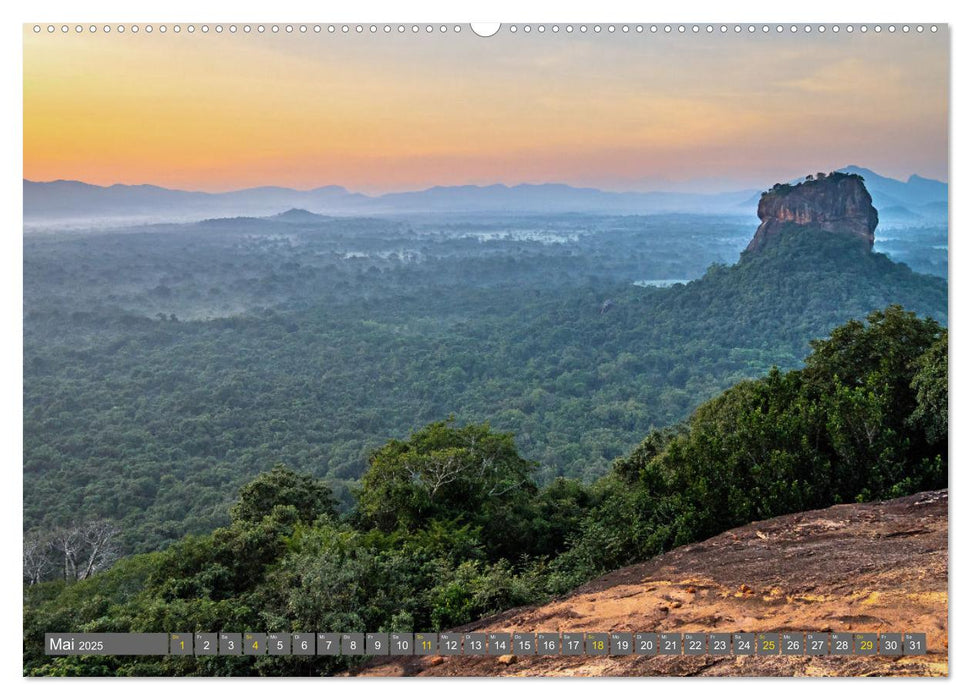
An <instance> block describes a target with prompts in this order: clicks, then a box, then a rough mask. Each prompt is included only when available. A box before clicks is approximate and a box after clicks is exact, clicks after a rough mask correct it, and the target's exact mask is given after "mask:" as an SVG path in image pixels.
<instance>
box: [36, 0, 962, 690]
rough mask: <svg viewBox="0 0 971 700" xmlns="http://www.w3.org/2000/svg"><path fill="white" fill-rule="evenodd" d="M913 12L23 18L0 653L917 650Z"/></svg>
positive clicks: (923, 472)
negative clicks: (796, 19)
mask: <svg viewBox="0 0 971 700" xmlns="http://www.w3.org/2000/svg"><path fill="white" fill-rule="evenodd" d="M270 11H272V8H270ZM78 14H79V15H83V7H81V8H79V11H78ZM949 34H950V32H949V28H948V26H947V25H946V24H934V23H926V22H925V23H921V22H912V23H871V24H860V23H853V24H830V23H823V24H820V23H814V24H778V23H774V22H773V23H687V24H678V23H674V24H669V23H650V22H627V23H625V22H616V23H568V22H555V21H551V22H539V23H499V24H468V23H454V22H451V23H441V22H433V23H428V22H427V21H426V22H402V23H397V22H396V23H369V22H367V23H341V22H338V23H326V22H319V23H318V22H306V23H300V22H293V23H290V22H273V21H267V22H263V23H260V22H233V21H223V22H209V23H191V22H190V23H185V22H181V23H180V22H167V21H166V22H151V23H148V22H144V23H129V22H106V21H104V20H100V19H99V20H98V21H80V22H78V21H75V22H70V23H63V22H54V23H50V22H36V23H34V22H28V23H27V24H25V25H24V26H23V229H22V237H23V238H22V240H23V259H22V263H23V601H24V603H23V605H24V611H23V675H24V676H28V677H45V676H97V677H131V676H139V677H144V676H151V677H155V676H179V677H183V676H202V677H208V676H219V677H225V676H275V677H293V676H299V677H320V676H344V677H354V678H361V677H370V676H421V677H470V676H486V677H492V676H519V677H523V676H525V677H564V676H570V677H577V676H628V677H642V676H785V677H789V676H947V675H948V673H949V666H948V211H949V210H948V196H949V195H948V170H949V159H948V153H949V151H948V148H949V144H948V131H949V112H948V110H949V94H948V89H949V80H950V75H949V72H950V67H949V50H950V38H949ZM31 683H36V682H35V681H32V682H31ZM207 687H208V688H209V689H210V690H211V689H212V686H211V685H210V686H207ZM220 689H221V688H220Z"/></svg>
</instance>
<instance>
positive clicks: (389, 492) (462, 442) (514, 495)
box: [358, 418, 536, 548]
mask: <svg viewBox="0 0 971 700" xmlns="http://www.w3.org/2000/svg"><path fill="white" fill-rule="evenodd" d="M535 468H536V464H535V463H534V462H530V461H528V460H525V459H523V458H522V457H520V456H519V453H518V451H517V450H516V445H515V442H514V441H513V437H512V435H511V434H508V433H496V432H493V431H492V430H491V429H490V428H489V424H488V423H482V424H477V425H467V426H464V427H458V426H456V425H455V421H454V419H453V418H449V419H448V420H446V421H440V422H438V423H432V424H431V425H428V426H426V427H424V428H422V429H421V430H419V431H417V432H415V433H413V434H412V436H411V438H410V439H409V440H408V441H401V440H392V441H391V442H389V443H388V444H387V445H385V446H384V447H382V448H380V449H379V450H377V451H376V452H374V453H373V454H372V455H371V458H370V467H369V468H368V471H367V472H366V473H365V474H364V477H363V478H362V480H361V491H360V494H359V499H358V508H359V511H360V514H361V515H362V516H363V517H364V519H365V520H366V521H368V522H370V523H371V524H372V525H374V526H375V527H377V528H379V529H381V530H383V531H385V532H391V531H393V530H395V529H398V528H403V529H406V530H409V531H413V530H416V529H418V528H421V527H424V526H426V525H428V524H429V523H430V522H431V521H433V520H454V521H456V522H457V523H471V524H475V525H481V526H483V527H486V526H488V528H487V532H486V534H485V535H484V537H485V538H486V539H487V540H491V541H492V542H493V544H496V545H498V546H499V547H500V548H502V545H500V544H499V541H500V540H503V541H508V539H509V538H515V537H516V536H518V535H519V534H521V532H516V522H515V520H516V519H518V518H519V517H524V514H523V513H522V512H519V510H518V509H520V508H522V507H525V506H526V505H527V503H528V502H529V501H530V500H531V498H532V497H533V496H534V495H535V493H536V485H535V484H534V483H533V481H532V478H531V477H532V472H533V470H534V469H535ZM500 514H501V517H500Z"/></svg>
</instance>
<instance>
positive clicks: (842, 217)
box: [746, 173, 878, 251]
mask: <svg viewBox="0 0 971 700" xmlns="http://www.w3.org/2000/svg"><path fill="white" fill-rule="evenodd" d="M759 219H760V220H761V222H762V223H761V224H760V225H759V228H758V230H757V231H756V232H755V237H754V238H753V239H752V241H751V243H749V244H748V248H746V250H749V251H753V250H760V249H761V248H763V247H764V246H765V244H766V242H767V241H768V240H770V239H771V238H773V237H774V236H776V235H778V234H779V233H780V231H782V229H783V228H789V227H790V226H791V225H792V224H797V225H802V226H807V227H812V228H816V229H820V230H822V231H828V232H830V233H839V234H845V235H848V236H855V237H857V238H860V239H861V240H864V241H866V242H867V245H868V246H869V248H871V249H872V248H873V232H874V230H875V229H876V228H877V222H878V218H877V210H876V209H875V208H874V207H873V201H872V200H871V198H870V193H869V192H867V189H866V187H865V186H864V185H863V178H861V177H860V176H858V175H847V174H845V173H830V174H829V175H827V176H823V177H817V178H816V179H814V180H807V181H805V182H801V183H799V184H798V185H776V186H775V187H773V188H772V189H771V190H769V191H768V192H765V193H764V194H763V195H762V199H760V200H759Z"/></svg>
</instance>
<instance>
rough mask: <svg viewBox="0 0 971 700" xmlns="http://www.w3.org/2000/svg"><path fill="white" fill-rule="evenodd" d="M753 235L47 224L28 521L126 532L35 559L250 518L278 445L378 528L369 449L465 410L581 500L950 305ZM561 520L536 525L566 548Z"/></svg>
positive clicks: (818, 249) (489, 223)
mask: <svg viewBox="0 0 971 700" xmlns="http://www.w3.org/2000/svg"><path fill="white" fill-rule="evenodd" d="M751 231H752V227H751V222H749V221H748V220H733V219H723V218H717V217H690V216H671V217H636V216H632V217H594V216H567V215H563V216H558V217H518V218H516V217H509V218H507V219H477V220H470V221H461V222H455V221H447V220H431V219H430V220H422V221H411V222H391V221H382V220H376V219H328V218H326V217H312V218H311V220H310V221H309V222H308V221H307V217H301V216H295V215H291V217H290V218H287V217H271V218H270V219H266V220H264V219H234V220H215V221H209V222H201V223H197V224H189V225H180V226H174V225H172V226H155V227H145V228H143V229H137V230H132V231H101V232H90V231H88V232H80V233H74V234H68V233H49V234H37V235H33V236H30V237H27V238H25V242H24V279H25V288H24V300H25V301H24V304H25V309H24V530H25V536H26V537H27V540H28V543H29V544H32V545H34V546H35V550H36V551H38V552H40V551H41V550H42V549H43V548H44V547H45V546H48V545H49V544H50V543H51V542H52V541H55V543H56V541H57V540H61V542H60V544H57V546H58V547H59V548H60V549H61V550H63V549H66V548H71V549H73V550H75V551H77V552H82V551H87V550H85V549H84V548H85V547H88V548H89V549H90V548H91V547H93V545H85V544H83V543H84V542H87V541H89V540H90V541H93V542H99V541H104V542H107V541H108V540H109V539H110V547H102V548H100V549H98V552H97V556H96V557H95V558H94V559H92V558H91V556H90V553H89V554H88V555H87V558H86V559H85V558H84V557H82V556H81V555H80V554H79V555H78V556H72V557H66V558H67V559H68V561H67V562H66V563H64V564H63V567H62V565H61V563H60V562H59V563H58V565H57V567H56V568H51V567H50V566H48V567H47V568H46V569H45V568H44V567H45V564H44V561H43V557H41V558H40V559H39V560H38V563H37V565H36V566H35V567H34V571H35V574H36V575H32V578H36V579H37V580H46V579H50V578H54V577H62V576H61V574H62V571H61V569H62V568H63V569H64V571H65V572H66V573H64V575H65V576H67V577H69V578H85V577H86V576H88V575H89V574H90V573H91V572H93V571H95V570H99V569H101V568H104V566H105V565H106V564H107V563H108V562H109V561H111V560H113V558H115V557H117V556H120V555H128V554H133V553H147V552H153V551H157V550H161V549H164V548H165V547H167V546H169V545H173V544H174V543H177V542H183V540H182V538H183V537H184V536H185V535H187V534H196V535H205V534H206V533H210V532H212V531H213V530H215V529H217V528H224V527H229V528H233V527H237V525H235V524H234V523H235V521H234V520H232V518H231V517H230V513H229V508H230V506H231V504H232V501H233V498H234V496H235V494H237V493H239V492H240V489H241V488H242V487H243V486H244V485H245V484H247V483H250V482H251V481H252V480H253V479H254V478H255V477H256V476H257V475H259V474H261V473H263V472H265V471H266V470H267V469H268V468H269V467H271V466H272V465H274V464H278V463H282V464H285V465H286V466H287V467H288V468H290V469H292V470H294V471H295V472H296V473H300V474H309V475H311V476H312V477H314V478H316V479H323V480H324V481H325V482H326V484H327V486H328V488H329V489H330V490H331V492H332V496H333V499H334V506H333V507H334V508H335V509H336V511H337V513H338V514H339V517H340V522H341V523H344V522H348V523H350V522H354V523H359V522H361V521H360V518H361V517H363V516H362V512H363V511H362V510H361V509H362V507H363V506H364V504H366V503H367V502H368V499H367V498H364V499H363V500H361V496H360V495H359V494H361V493H364V491H362V489H367V487H368V483H369V479H371V477H370V476H369V475H370V474H372V470H373V469H374V459H375V455H376V454H386V453H387V450H388V449H390V448H389V447H388V446H387V445H388V444H389V441H391V442H390V444H392V445H393V444H398V443H397V442H394V441H396V440H397V441H399V442H401V441H407V440H408V439H409V436H410V435H412V433H413V431H416V430H418V429H419V428H420V427H421V426H423V425H438V424H441V422H442V421H444V420H446V419H448V418H449V417H450V416H451V417H453V418H454V421H453V422H451V423H446V424H445V425H447V426H452V427H456V426H470V425H481V424H483V423H485V422H488V424H489V425H490V430H491V431H497V432H498V433H500V434H511V435H512V436H514V437H512V438H508V440H510V441H512V442H511V443H510V446H509V449H510V450H514V451H515V452H516V454H518V455H521V457H522V459H523V460H525V462H528V463H529V464H530V465H532V466H531V467H530V468H529V469H528V470H527V471H528V474H529V480H528V482H529V483H531V484H533V486H532V487H530V488H535V489H536V494H539V495H537V496H536V498H539V499H540V501H535V499H533V500H531V501H530V502H531V503H532V502H534V501H535V503H546V505H543V506H542V507H543V508H546V509H556V508H559V507H561V505H562V504H570V503H573V502H574V501H577V502H578V503H580V505H578V506H577V507H578V508H579V507H581V506H583V508H585V507H586V505H584V504H586V503H587V500H588V499H590V498H593V496H592V495H591V494H597V493H600V489H602V487H600V486H595V484H598V483H600V482H599V481H598V479H601V478H604V477H605V475H608V474H612V473H613V472H612V469H614V468H615V466H614V465H616V463H617V460H619V459H620V460H623V459H628V458H629V457H627V456H629V455H631V454H636V452H634V453H632V450H634V448H635V447H636V446H637V445H638V444H639V443H640V442H641V441H642V440H643V439H644V437H645V436H646V435H654V436H657V435H658V434H659V433H658V431H661V433H663V434H666V433H665V432H664V431H667V430H671V429H672V428H670V426H673V425H679V424H681V423H682V422H683V421H685V420H686V419H688V417H689V416H691V415H692V411H694V410H695V409H696V408H697V407H698V406H699V405H700V404H702V403H703V402H705V401H707V400H709V399H712V398H713V397H715V396H718V395H719V394H720V392H723V391H725V390H727V389H729V388H730V387H732V386H734V385H737V384H739V382H742V381H744V380H747V379H752V378H757V377H761V376H764V375H767V374H768V373H769V372H770V371H771V370H772V368H773V367H778V368H779V369H780V370H781V371H783V372H785V371H787V370H792V369H797V368H800V367H802V366H803V358H804V357H805V356H806V354H807V353H808V352H809V351H810V346H809V342H810V340H811V339H813V338H819V337H823V336H825V335H826V334H828V333H829V332H830V330H831V329H833V328H834V327H837V326H839V325H841V324H844V323H846V322H847V321H849V320H851V319H862V318H864V317H865V316H866V314H867V313H869V312H870V311H872V310H873V309H883V308H886V307H887V306H888V305H890V304H900V305H901V306H903V307H904V308H906V309H910V310H913V311H915V312H916V313H917V314H918V315H919V316H920V317H930V318H933V319H935V320H936V321H938V322H940V323H944V322H945V321H946V317H947V282H946V280H945V279H943V278H941V277H935V276H931V275H924V274H917V273H915V272H912V271H911V270H910V269H909V268H908V267H907V266H906V265H903V264H901V263H899V262H894V261H892V260H891V259H890V258H888V257H887V256H886V255H883V254H880V253H873V252H870V251H868V250H866V249H865V248H864V247H861V246H859V245H858V244H856V243H855V242H854V241H853V240H850V239H848V238H842V237H839V236H834V235H833V234H826V233H821V232H814V231H811V230H799V231H798V235H792V236H781V237H779V240H778V242H777V243H776V244H775V245H772V246H768V247H767V248H766V249H764V250H762V251H759V252H758V253H757V254H748V253H746V254H743V255H742V257H741V259H739V258H738V254H737V251H738V250H740V249H741V248H742V247H744V243H745V241H746V240H747V239H748V237H750V235H751ZM918 233H919V232H917V233H914V236H917V235H918ZM934 235H935V236H937V233H935V234H934ZM900 236H901V237H902V236H903V234H900ZM935 240H936V239H935ZM735 261H737V262H735ZM692 280H693V281H692ZM786 376H787V375H786ZM412 439H413V438H412ZM652 439H653V440H657V439H658V438H657V437H654V438H652ZM389 459H390V457H389ZM517 464H518V463H517ZM518 468H520V467H517V469H518ZM521 468H522V469H526V467H525V466H521ZM510 478H511V477H510ZM523 478H524V479H525V477H523ZM562 478H565V479H567V481H562V480H561V479H562ZM606 478H608V479H609V478H611V477H606ZM574 480H575V481H574ZM526 483H527V482H526V481H525V480H524V481H523V484H521V485H519V486H517V489H518V488H522V489H526V486H525V484H526ZM497 488H499V487H497ZM589 489H593V491H589ZM527 490H528V489H527ZM514 491H515V490H514ZM514 491H510V492H509V493H508V494H506V498H505V499H504V501H505V502H508V504H509V505H508V507H510V508H514V507H515V508H519V507H520V506H519V505H516V503H517V501H515V499H512V494H513V493H514ZM856 495H858V492H853V493H852V494H850V496H852V497H855V496H856ZM802 497H803V496H799V498H802ZM524 498H525V496H524ZM793 498H796V497H795V496H794V497H793ZM542 499H547V501H542ZM796 500H798V499H796ZM561 502H562V503H561ZM819 502H820V503H821V502H823V501H819ZM535 503H534V504H535ZM522 507H524V508H525V506H522ZM537 507H539V506H537ZM562 507H563V508H564V509H568V508H567V505H562ZM571 507H572V506H571ZM486 510H487V511H488V509H486ZM371 517H373V518H375V519H376V520H375V522H383V521H382V520H381V517H380V516H379V514H376V513H373V514H372V515H371ZM495 517H496V518H503V517H506V515H504V514H496V515H495ZM510 517H511V516H510ZM544 517H545V516H544ZM571 517H572V516H571ZM551 518H552V516H551ZM347 519H350V520H347ZM106 520H108V521H110V522H109V523H108V524H105V522H104V521H106ZM553 520H555V519H553ZM551 521H552V520H551ZM436 522H437V520H436ZM81 526H84V527H81ZM470 527H472V526H471V525H470ZM565 527H566V525H557V526H555V527H553V526H551V531H550V532H549V533H548V534H547V535H544V536H543V537H539V535H537V534H536V533H531V534H530V535H529V536H528V539H529V541H530V542H539V541H542V542H548V543H550V544H548V545H547V544H544V545H543V552H544V554H543V556H548V555H549V554H550V552H554V551H559V549H561V548H562V544H555V543H556V542H560V541H562V540H564V538H566V537H567V535H566V534H565V530H564V528H565ZM85 528H87V529H85ZM89 530H90V531H89ZM369 532H370V531H369ZM380 532H384V530H380ZM335 536H336V535H335ZM341 536H342V537H343V536H344V535H341ZM348 536H350V535H348ZM368 536H369V537H377V535H374V534H372V535H368ZM382 536H388V537H392V536H393V533H385V534H384V535H382ZM456 536H457V535H456ZM75 540H79V541H81V544H77V542H75ZM180 546H181V545H180ZM388 546H389V547H390V546H391V545H388ZM476 546H480V545H478V544H477V545H476ZM481 546H485V547H487V549H488V552H489V556H490V557H492V556H499V555H502V556H506V555H509V557H511V558H507V560H508V561H514V560H515V557H516V556H520V555H522V554H530V555H533V554H537V553H535V552H532V553H530V552H525V553H524V552H519V551H516V554H515V556H513V555H512V554H511V552H513V551H514V550H513V549H508V551H507V550H505V549H501V548H500V549H493V545H491V544H490V545H486V544H482V545H481ZM576 551H577V552H580V551H582V547H581V548H580V549H576ZM537 556H539V555H538V554H537ZM576 556H579V554H577V555H576ZM82 559H83V561H82ZM473 559H474V558H473ZM474 560H475V561H479V560H478V559H474ZM470 561H471V560H470ZM482 561H489V562H490V566H492V565H493V564H496V562H498V561H499V559H487V560H482ZM480 566H484V564H482V565H480ZM530 570H531V569H530ZM464 571H466V570H464ZM466 572H467V573H468V571H466ZM484 572H485V569H483V570H482V571H480V572H479V573H477V574H475V576H485V575H487V574H486V573H484ZM469 575H470V576H472V574H469ZM557 575H558V576H561V577H567V578H569V576H567V574H563V573H560V574H557ZM571 575H572V574H571ZM564 580H565V579H564ZM570 580H578V579H576V578H573V579H570ZM443 619H444V618H443Z"/></svg>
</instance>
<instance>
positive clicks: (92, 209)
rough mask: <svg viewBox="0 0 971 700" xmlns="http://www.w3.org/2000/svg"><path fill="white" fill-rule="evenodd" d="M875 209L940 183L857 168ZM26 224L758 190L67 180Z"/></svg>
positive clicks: (889, 211) (28, 207)
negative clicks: (366, 189) (223, 188)
mask: <svg viewBox="0 0 971 700" xmlns="http://www.w3.org/2000/svg"><path fill="white" fill-rule="evenodd" d="M841 170H843V171H845V172H853V173H858V174H860V175H862V176H863V177H864V178H865V180H866V185H867V188H868V189H869V191H870V193H871V194H872V196H873V202H874V205H875V206H876V207H877V209H878V210H879V211H880V218H881V223H882V224H884V225H889V224H892V223H894V222H898V223H901V224H907V225H913V224H915V223H920V222H928V223H931V222H938V221H941V220H943V221H946V217H947V183H944V182H940V181H937V180H930V179H927V178H922V177H919V176H917V175H912V176H911V177H910V178H909V179H908V180H907V181H901V180H894V179H892V178H888V177H884V176H882V175H879V174H877V173H874V172H873V171H870V170H867V169H865V168H859V167H856V166H849V167H847V168H841ZM23 184H24V222H25V225H28V226H45V225H66V226H71V225H79V226H85V225H112V224H122V223H136V222H140V223H149V222H162V221H191V220H198V219H209V218H220V217H238V216H271V215H276V214H279V213H280V212H286V211H288V210H291V209H301V210H306V211H307V212H313V213H318V214H324V215H337V216H355V215H356V216H361V215H372V216H373V215H407V214H459V213H472V212H482V213H487V212H492V213H497V212H502V213H569V212H575V213H619V214H652V213H665V212H669V213H670V212H683V213H697V214H730V215H738V216H750V215H751V213H752V211H754V206H753V202H757V201H758V198H759V195H760V192H759V191H757V190H742V191H734V192H724V193H719V194H691V193H681V192H608V191H604V190H599V189H594V188H589V187H572V186H570V185H564V184H541V185H531V184H522V185H516V186H513V187H509V186H507V185H489V186H475V185H461V186H453V187H431V188H429V189H425V190H420V191H414V192H396V193H391V194H385V195H381V196H376V197H372V196H368V195H365V194H360V193H356V192H350V191H348V190H347V189H345V188H343V187H339V186H336V185H332V186H328V187H319V188H317V189H312V190H295V189H289V188H285V187H256V188H251V189H244V190H237V191H233V192H224V193H208V192H193V191H185V190H173V189H166V188H164V187H157V186H154V185H112V186H110V187H101V186H98V185H91V184H88V183H85V182H79V181H76V180H55V181H52V182H34V181H31V180H24V183H23Z"/></svg>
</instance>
